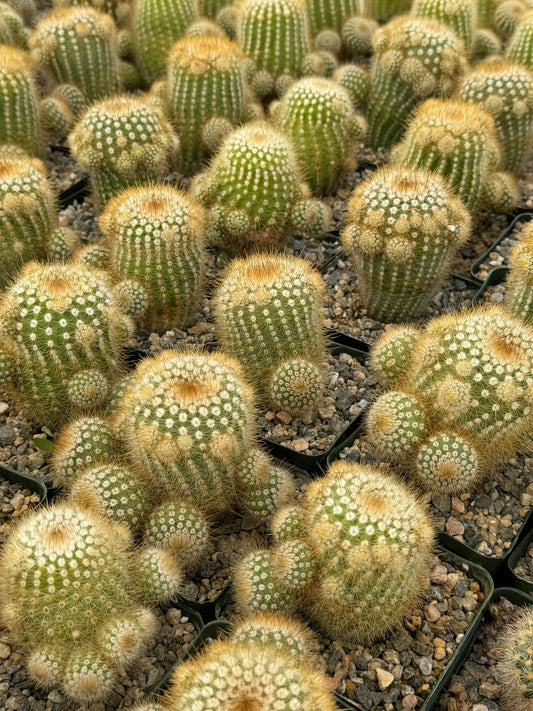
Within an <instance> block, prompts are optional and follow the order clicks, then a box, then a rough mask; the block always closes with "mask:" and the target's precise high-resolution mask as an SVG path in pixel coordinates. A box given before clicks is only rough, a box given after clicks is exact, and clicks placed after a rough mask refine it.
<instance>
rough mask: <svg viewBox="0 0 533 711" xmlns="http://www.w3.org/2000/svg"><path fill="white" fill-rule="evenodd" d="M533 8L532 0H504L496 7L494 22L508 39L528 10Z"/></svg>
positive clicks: (502, 36) (496, 28)
mask: <svg viewBox="0 0 533 711" xmlns="http://www.w3.org/2000/svg"><path fill="white" fill-rule="evenodd" d="M531 9H533V3H532V2H531V0H503V2H501V1H500V2H498V3H497V5H496V7H495V8H494V13H493V16H492V23H493V26H494V29H495V30H496V32H497V33H498V34H499V35H500V37H501V38H502V39H503V40H508V39H509V37H511V35H512V34H513V32H514V31H515V30H516V28H517V27H518V25H519V24H520V22H521V21H522V19H523V18H524V16H525V14H526V13H527V11H528V10H531Z"/></svg>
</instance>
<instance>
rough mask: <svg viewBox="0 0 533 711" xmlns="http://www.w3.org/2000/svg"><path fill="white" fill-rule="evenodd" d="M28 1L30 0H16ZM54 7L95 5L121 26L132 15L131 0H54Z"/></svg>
mask: <svg viewBox="0 0 533 711" xmlns="http://www.w3.org/2000/svg"><path fill="white" fill-rule="evenodd" d="M16 1H17V2H28V0H16ZM53 4H54V7H56V8H62V7H71V6H83V7H93V8H95V9H96V10H99V11H100V12H105V13H106V14H107V15H110V16H111V17H112V18H113V19H114V20H115V21H116V23H117V25H118V26H119V27H124V26H126V25H128V23H129V19H130V15H131V6H132V3H131V0H53Z"/></svg>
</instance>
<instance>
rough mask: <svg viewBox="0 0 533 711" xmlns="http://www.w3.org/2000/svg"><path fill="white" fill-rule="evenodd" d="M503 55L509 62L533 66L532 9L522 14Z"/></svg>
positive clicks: (528, 66)
mask: <svg viewBox="0 0 533 711" xmlns="http://www.w3.org/2000/svg"><path fill="white" fill-rule="evenodd" d="M505 56H506V58H507V59H509V60H510V61H511V62H516V63H517V64H522V65H523V66H524V67H527V68H528V69H532V68H533V10H532V11H530V12H528V13H527V14H525V15H524V17H523V18H522V20H521V22H520V24H519V25H518V26H517V28H516V30H515V31H514V32H513V34H512V36H511V39H510V40H509V44H508V45H507V49H506V50H505Z"/></svg>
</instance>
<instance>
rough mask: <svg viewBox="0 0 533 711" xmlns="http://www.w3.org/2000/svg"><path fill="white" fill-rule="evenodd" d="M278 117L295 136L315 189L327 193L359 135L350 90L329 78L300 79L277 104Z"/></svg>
mask: <svg viewBox="0 0 533 711" xmlns="http://www.w3.org/2000/svg"><path fill="white" fill-rule="evenodd" d="M274 120H275V122H276V124H277V125H278V126H279V127H280V128H281V129H282V130H283V131H284V132H285V133H286V134H287V135H288V136H289V137H290V138H291V140H292V142H293V145H294V147H295V149H296V154H297V155H298V157H299V160H300V164H301V166H302V168H303V171H304V174H305V176H306V178H307V180H308V182H309V185H310V186H311V189H312V190H314V191H315V192H316V193H318V194H324V193H327V192H328V191H329V190H330V189H331V188H332V187H333V185H334V183H335V181H336V180H337V179H338V177H339V175H340V173H341V169H342V164H343V160H344V159H346V158H348V157H350V156H351V154H352V152H353V149H354V145H355V140H356V136H357V134H356V130H355V129H356V128H357V123H356V117H355V114H354V111H353V108H352V103H351V99H350V96H349V94H348V92H347V91H345V90H344V89H343V88H342V87H340V86H338V84H336V83H335V82H333V81H331V80H328V79H321V78H309V79H300V80H299V81H297V82H296V83H294V84H293V85H292V86H291V87H290V89H289V90H288V92H287V93H286V94H285V96H284V97H283V99H282V100H281V101H280V103H279V104H278V106H277V107H276V111H275V114H274Z"/></svg>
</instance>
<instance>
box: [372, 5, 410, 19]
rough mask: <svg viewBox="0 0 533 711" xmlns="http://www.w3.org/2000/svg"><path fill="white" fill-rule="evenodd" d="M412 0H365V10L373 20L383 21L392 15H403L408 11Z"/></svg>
mask: <svg viewBox="0 0 533 711" xmlns="http://www.w3.org/2000/svg"><path fill="white" fill-rule="evenodd" d="M411 2H412V0H366V5H365V6H364V7H365V9H366V12H367V13H368V15H370V17H373V18H374V20H379V21H380V22H383V21H384V20H389V19H390V18H391V17H394V15H403V14H404V13H405V12H408V11H409V8H410V7H411Z"/></svg>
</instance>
